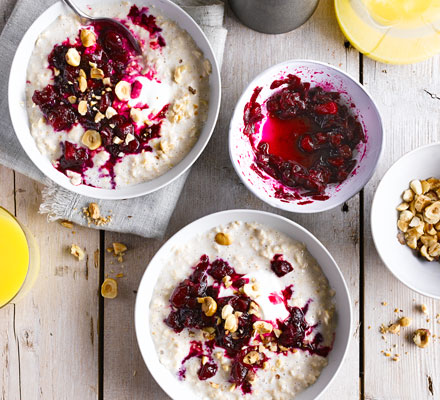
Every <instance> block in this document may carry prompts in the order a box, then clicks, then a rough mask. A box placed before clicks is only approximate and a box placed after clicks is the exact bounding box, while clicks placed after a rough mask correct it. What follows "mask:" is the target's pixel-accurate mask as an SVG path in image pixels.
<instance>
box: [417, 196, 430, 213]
mask: <svg viewBox="0 0 440 400" xmlns="http://www.w3.org/2000/svg"><path fill="white" fill-rule="evenodd" d="M430 204H431V199H430V198H429V197H428V196H425V195H424V194H421V195H418V196H416V200H415V204H414V207H415V209H416V211H418V212H422V211H423V210H424V209H425V207H427V206H429V205H430Z"/></svg>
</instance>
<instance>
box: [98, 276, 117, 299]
mask: <svg viewBox="0 0 440 400" xmlns="http://www.w3.org/2000/svg"><path fill="white" fill-rule="evenodd" d="M101 295H102V297H105V298H106V299H114V298H115V297H116V296H117V295H118V282H116V281H115V280H114V279H112V278H107V279H106V280H105V281H104V282H103V283H102V286H101Z"/></svg>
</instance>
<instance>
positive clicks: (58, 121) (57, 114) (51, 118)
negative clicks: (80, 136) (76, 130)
mask: <svg viewBox="0 0 440 400" xmlns="http://www.w3.org/2000/svg"><path fill="white" fill-rule="evenodd" d="M46 117H47V122H48V123H49V124H50V125H52V127H53V128H54V129H55V130H56V131H63V130H70V129H71V128H72V125H73V124H74V123H75V113H74V112H73V110H72V108H71V107H70V106H67V105H59V106H56V107H55V108H54V109H52V110H51V111H50V112H49V113H48V114H47V116H46Z"/></svg>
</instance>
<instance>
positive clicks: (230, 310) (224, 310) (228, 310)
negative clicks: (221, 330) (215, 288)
mask: <svg viewBox="0 0 440 400" xmlns="http://www.w3.org/2000/svg"><path fill="white" fill-rule="evenodd" d="M233 312H234V309H233V308H232V306H231V305H230V304H226V305H225V306H223V308H222V318H223V319H226V318H227V316H228V315H231V314H232V313H233Z"/></svg>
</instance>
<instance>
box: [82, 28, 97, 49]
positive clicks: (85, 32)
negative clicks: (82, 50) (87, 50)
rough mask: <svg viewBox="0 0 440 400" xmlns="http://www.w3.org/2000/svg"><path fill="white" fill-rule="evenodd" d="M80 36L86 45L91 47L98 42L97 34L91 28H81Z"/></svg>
mask: <svg viewBox="0 0 440 400" xmlns="http://www.w3.org/2000/svg"><path fill="white" fill-rule="evenodd" d="M80 38H81V43H82V45H83V46H84V47H91V46H93V45H94V44H95V43H96V35H95V34H94V33H93V32H92V31H91V30H90V29H81V34H80Z"/></svg>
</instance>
